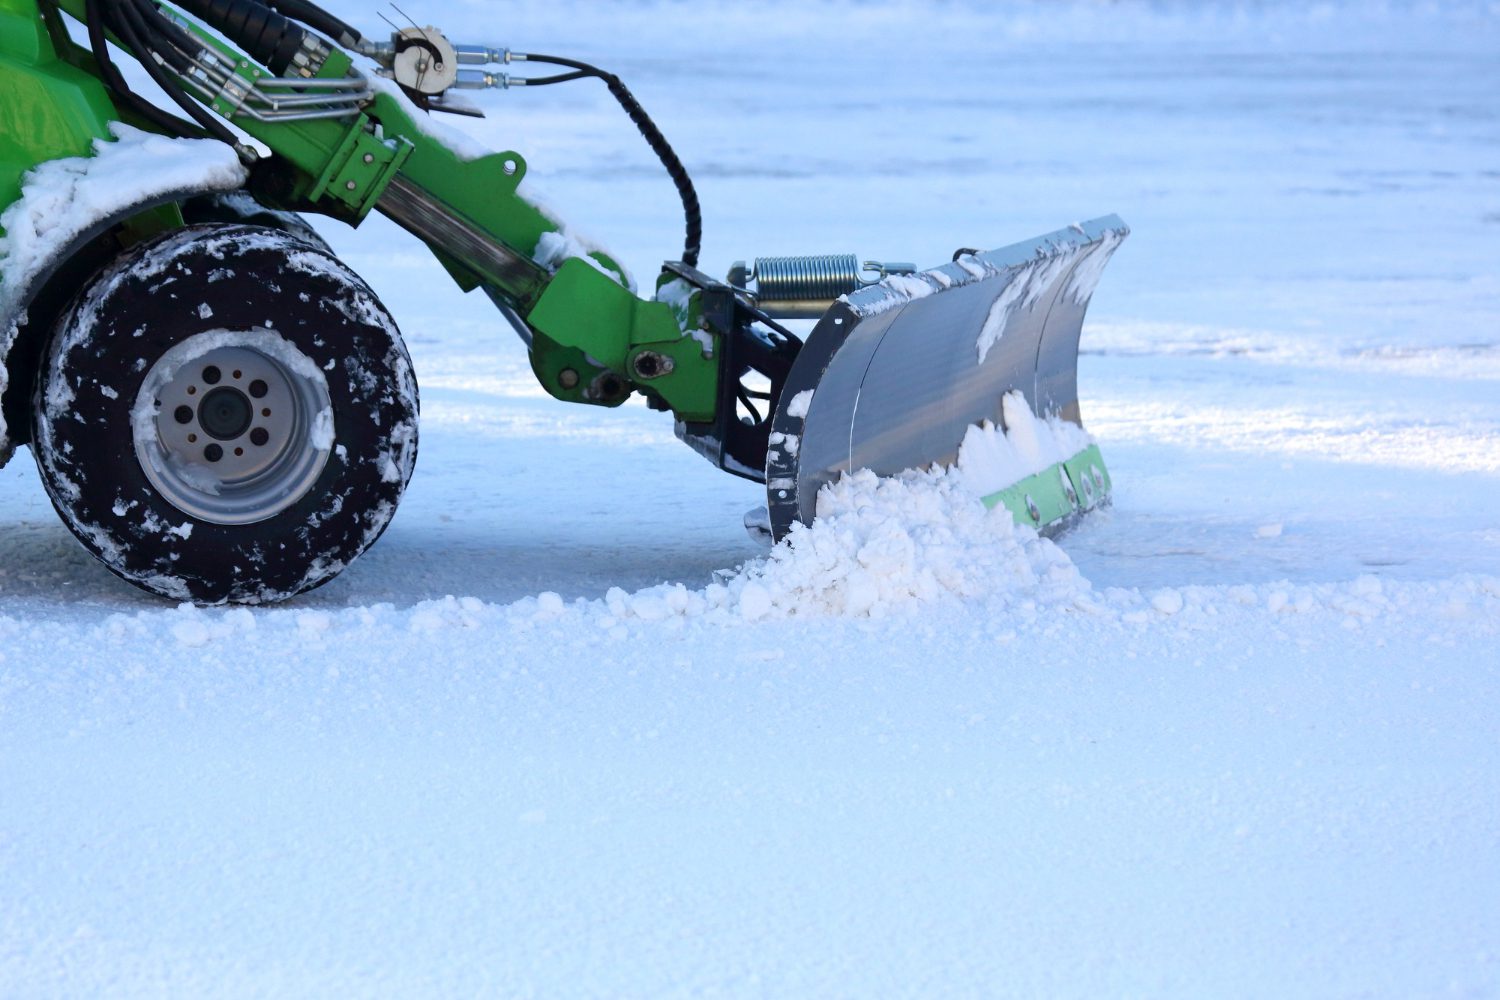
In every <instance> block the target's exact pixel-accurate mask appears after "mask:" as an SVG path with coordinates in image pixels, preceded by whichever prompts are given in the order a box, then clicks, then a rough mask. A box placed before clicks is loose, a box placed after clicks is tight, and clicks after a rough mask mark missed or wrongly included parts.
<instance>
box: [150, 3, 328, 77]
mask: <svg viewBox="0 0 1500 1000" xmlns="http://www.w3.org/2000/svg"><path fill="white" fill-rule="evenodd" d="M180 2H181V5H182V9H183V10H185V11H187V12H188V13H189V14H192V15H193V16H194V17H197V18H199V19H200V20H202V21H205V22H207V23H208V24H209V25H211V26H213V27H214V28H217V29H218V30H219V31H222V32H223V33H224V35H225V36H226V37H227V38H228V39H229V40H230V41H231V42H233V43H234V44H235V45H237V46H239V47H240V48H242V49H244V50H245V54H246V55H248V56H249V57H250V58H251V59H254V60H255V61H256V62H258V63H260V64H261V65H262V66H264V67H266V68H267V69H269V70H270V71H271V72H272V74H274V75H276V76H284V75H286V71H287V70H288V69H289V68H290V67H291V65H292V59H293V58H295V57H296V55H297V53H298V52H299V51H300V50H301V48H302V43H303V42H304V41H305V40H306V38H307V29H306V28H304V27H302V26H301V25H300V24H298V23H297V22H295V21H293V20H292V19H291V18H289V17H286V16H284V15H282V14H278V13H276V11H274V10H272V9H271V8H270V7H269V6H267V5H266V4H264V3H260V2H259V0H180Z"/></svg>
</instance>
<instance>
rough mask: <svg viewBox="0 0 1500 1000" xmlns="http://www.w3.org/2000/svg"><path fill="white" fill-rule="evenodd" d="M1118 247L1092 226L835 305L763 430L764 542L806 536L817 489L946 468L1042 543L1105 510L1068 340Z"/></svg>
mask: <svg viewBox="0 0 1500 1000" xmlns="http://www.w3.org/2000/svg"><path fill="white" fill-rule="evenodd" d="M1128 234H1129V229H1128V228H1126V226H1125V224H1124V223H1123V222H1121V221H1120V219H1119V218H1118V217H1116V216H1113V215H1111V216H1106V217H1104V218H1101V219H1095V220H1093V221H1091V222H1085V223H1082V224H1080V225H1076V226H1072V227H1069V228H1068V229H1062V230H1059V231H1057V232H1054V233H1049V234H1047V235H1045V236H1041V237H1038V238H1036V239H1033V240H1029V241H1027V242H1024V243H1017V244H1014V245H1012V246H1008V247H1003V248H1001V249H999V250H993V251H990V252H987V253H976V254H968V253H964V254H961V255H957V256H956V258H955V260H954V261H953V263H950V264H944V265H942V266H940V267H936V268H933V269H931V270H928V271H923V272H919V273H916V274H911V275H894V276H891V277H888V278H886V279H885V280H884V281H881V282H880V283H878V284H876V285H872V286H870V287H868V288H865V289H862V290H860V291H857V292H854V293H852V294H850V295H848V296H846V297H844V298H843V299H840V300H839V301H838V302H836V303H835V304H834V305H833V307H832V308H830V309H829V310H828V312H827V313H825V314H824V315H823V317H822V319H820V320H819V321H818V324H817V326H816V327H815V328H814V330H813V332H812V333H811V335H810V336H809V337H808V339H807V341H806V343H805V345H804V346H803V348H802V350H801V352H800V353H799V354H798V356H797V360H796V362H795V364H794V365H793V366H792V369H791V371H790V373H789V374H788V376H787V380H786V383H785V386H784V387H783V389H782V393H781V397H780V400H779V402H778V405H777V409H776V415H775V417H774V419H773V422H772V425H771V437H770V449H769V451H768V453H767V458H766V493H767V500H768V504H767V507H768V510H769V513H770V520H771V530H772V533H773V535H774V536H775V537H776V538H777V539H780V538H781V537H783V536H784V535H785V534H786V533H787V532H788V531H790V530H791V528H792V525H793V524H796V523H797V522H802V523H810V522H811V521H812V519H813V516H814V515H815V514H816V513H817V511H816V504H817V497H818V491H819V490H820V489H821V488H822V487H823V485H824V484H826V483H829V482H832V481H834V480H836V479H837V478H838V477H839V476H841V475H843V474H845V473H848V472H854V471H857V470H859V469H869V470H871V471H873V472H875V473H876V474H878V475H896V474H898V473H901V472H904V471H906V470H908V469H926V468H931V467H933V466H951V465H955V464H958V465H960V467H961V468H962V469H963V472H964V477H965V479H966V481H968V482H969V483H970V485H973V486H975V487H976V488H977V489H978V490H979V491H980V492H981V493H982V494H983V496H984V498H985V502H986V503H987V504H989V505H990V506H992V507H993V506H996V505H999V504H1003V505H1004V506H1006V507H1007V508H1008V509H1009V510H1010V511H1011V513H1012V514H1013V515H1014V516H1015V518H1016V520H1017V521H1018V522H1020V523H1022V524H1029V525H1032V526H1033V527H1035V528H1037V529H1038V530H1039V531H1042V532H1044V533H1054V532H1056V531H1059V530H1061V529H1062V528H1064V527H1066V526H1067V525H1068V524H1070V523H1071V522H1072V521H1073V520H1074V519H1075V518H1076V517H1077V516H1079V515H1080V514H1082V513H1083V512H1085V511H1087V510H1090V509H1093V508H1095V507H1097V506H1099V505H1101V504H1103V503H1105V502H1107V501H1108V498H1109V493H1110V481H1109V476H1108V473H1107V472H1106V471H1105V467H1104V461H1103V458H1102V457H1101V456H1100V454H1099V450H1098V448H1097V447H1096V446H1095V445H1094V444H1093V443H1092V440H1091V439H1090V438H1089V437H1088V435H1087V434H1085V433H1084V431H1083V429H1082V426H1083V425H1082V418H1081V415H1080V412H1079V405H1078V339H1079V335H1080V333H1081V332H1082V328H1083V318H1084V313H1085V311H1086V310H1087V308H1088V303H1089V298H1090V296H1091V295H1092V294H1093V291H1094V286H1095V284H1096V283H1097V282H1098V279H1099V276H1100V274H1101V273H1102V271H1103V269H1104V266H1105V265H1106V264H1107V263H1108V262H1109V258H1110V256H1111V255H1112V254H1113V253H1114V251H1115V248H1116V247H1118V246H1119V245H1120V242H1121V241H1122V240H1124V238H1125V237H1126V236H1127V235H1128ZM966 439H967V440H966ZM961 451H962V460H960V452H961Z"/></svg>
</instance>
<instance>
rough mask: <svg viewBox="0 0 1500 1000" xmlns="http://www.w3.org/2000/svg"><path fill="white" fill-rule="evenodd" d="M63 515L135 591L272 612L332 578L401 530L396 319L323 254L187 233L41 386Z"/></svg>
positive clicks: (295, 243)
mask: <svg viewBox="0 0 1500 1000" xmlns="http://www.w3.org/2000/svg"><path fill="white" fill-rule="evenodd" d="M32 439H33V450H34V451H35V453H36V458H37V465H38V467H39V468H40V470H41V475H42V480H43V483H44V484H45V486H46V488H47V492H48V495H49V496H50V497H51V498H52V502H53V505H54V506H55V507H56V508H57V510H58V513H59V514H61V515H62V518H63V520H64V521H65V522H66V523H67V525H68V527H69V528H70V529H72V531H73V533H74V534H75V535H77V536H78V538H79V540H80V541H81V542H82V543H83V544H84V546H85V547H87V548H88V549H89V551H91V552H93V553H94V555H96V556H97V557H99V559H100V560H102V561H103V562H104V564H105V565H106V566H108V567H109V568H110V569H111V570H112V571H113V572H115V573H116V574H117V575H119V576H120V577H122V578H124V579H125V580H128V581H129V582H131V583H133V584H135V585H137V586H139V587H142V588H144V589H146V590H149V591H151V592H153V593H156V594H160V595H162V596H164V597H170V598H173V599H177V600H190V601H195V602H198V603H206V604H219V603H225V602H237V603H251V604H256V603H266V602H272V601H278V600H282V599H284V598H287V597H290V596H292V595H294V594H298V593H301V592H303V591H306V590H310V589H312V588H313V587H317V586H319V585H320V584H323V583H326V582H327V581H328V580H330V579H332V578H333V577H334V576H336V575H337V574H338V573H339V572H340V571H341V570H342V569H343V568H344V567H345V566H347V565H348V564H349V562H351V561H352V560H353V559H354V558H355V557H357V556H358V555H359V554H360V553H362V552H364V551H365V549H367V548H369V546H370V545H371V544H372V543H374V541H375V540H376V539H377V538H378V537H379V536H380V534H381V532H383V531H384V530H385V528H386V525H388V524H389V523H390V520H391V517H392V515H394V513H395V511H396V506H397V504H398V503H399V502H400V499H401V494H402V492H403V491H404V490H405V488H406V484H407V482H408V481H409V480H410V478H411V473H412V468H413V466H414V464H415V462H416V454H417V387H416V381H415V378H414V377H413V375H412V369H411V362H410V359H409V358H408V357H407V353H406V348H405V346H404V345H403V344H402V342H401V337H400V334H399V333H398V332H397V330H396V326H395V324H394V323H393V322H392V321H391V318H390V315H389V314H388V313H387V312H386V310H385V307H384V306H382V305H381V304H380V302H379V300H378V299H377V298H376V297H375V295H374V293H373V292H371V291H370V289H369V287H368V286H366V285H365V283H364V282H363V281H361V280H360V279H359V277H358V276H357V275H355V274H354V273H353V272H352V271H350V270H349V269H348V268H346V267H345V266H344V265H343V264H342V263H340V262H339V261H338V260H337V259H336V258H335V257H333V256H332V255H331V254H330V253H329V252H328V251H327V250H325V249H323V248H320V247H316V246H313V245H311V244H309V243H306V242H304V241H302V240H299V239H298V238H296V237H295V236H292V235H290V234H288V233H284V232H279V231H277V230H274V229H266V228H261V227H256V226H247V225H232V224H231V225H206V226H190V227H188V228H185V229H180V230H177V231H174V232H172V233H170V234H168V235H166V236H164V237H160V238H158V239H156V240H154V241H150V242H147V243H144V244H141V245H139V246H137V247H134V248H132V249H131V250H128V251H126V252H125V253H123V254H122V255H121V256H120V257H118V258H116V260H115V261H114V262H113V263H112V264H110V265H109V266H108V267H106V268H104V269H103V270H102V271H101V272H100V273H99V274H98V275H96V276H95V277H94V279H93V280H92V281H91V282H90V283H89V284H88V285H86V286H85V287H84V289H83V290H82V291H81V292H80V294H79V297H78V298H77V299H76V300H75V302H74V303H73V305H72V307H71V308H70V309H69V310H68V311H67V312H65V314H64V315H63V317H62V318H61V320H60V321H59V323H58V325H57V328H56V330H55V331H54V333H53V337H52V342H51V345H50V346H49V348H48V350H47V352H46V356H45V357H44V359H43V361H42V368H41V372H40V375H39V377H38V379H37V395H36V399H35V406H34V428H33V435H32Z"/></svg>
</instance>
